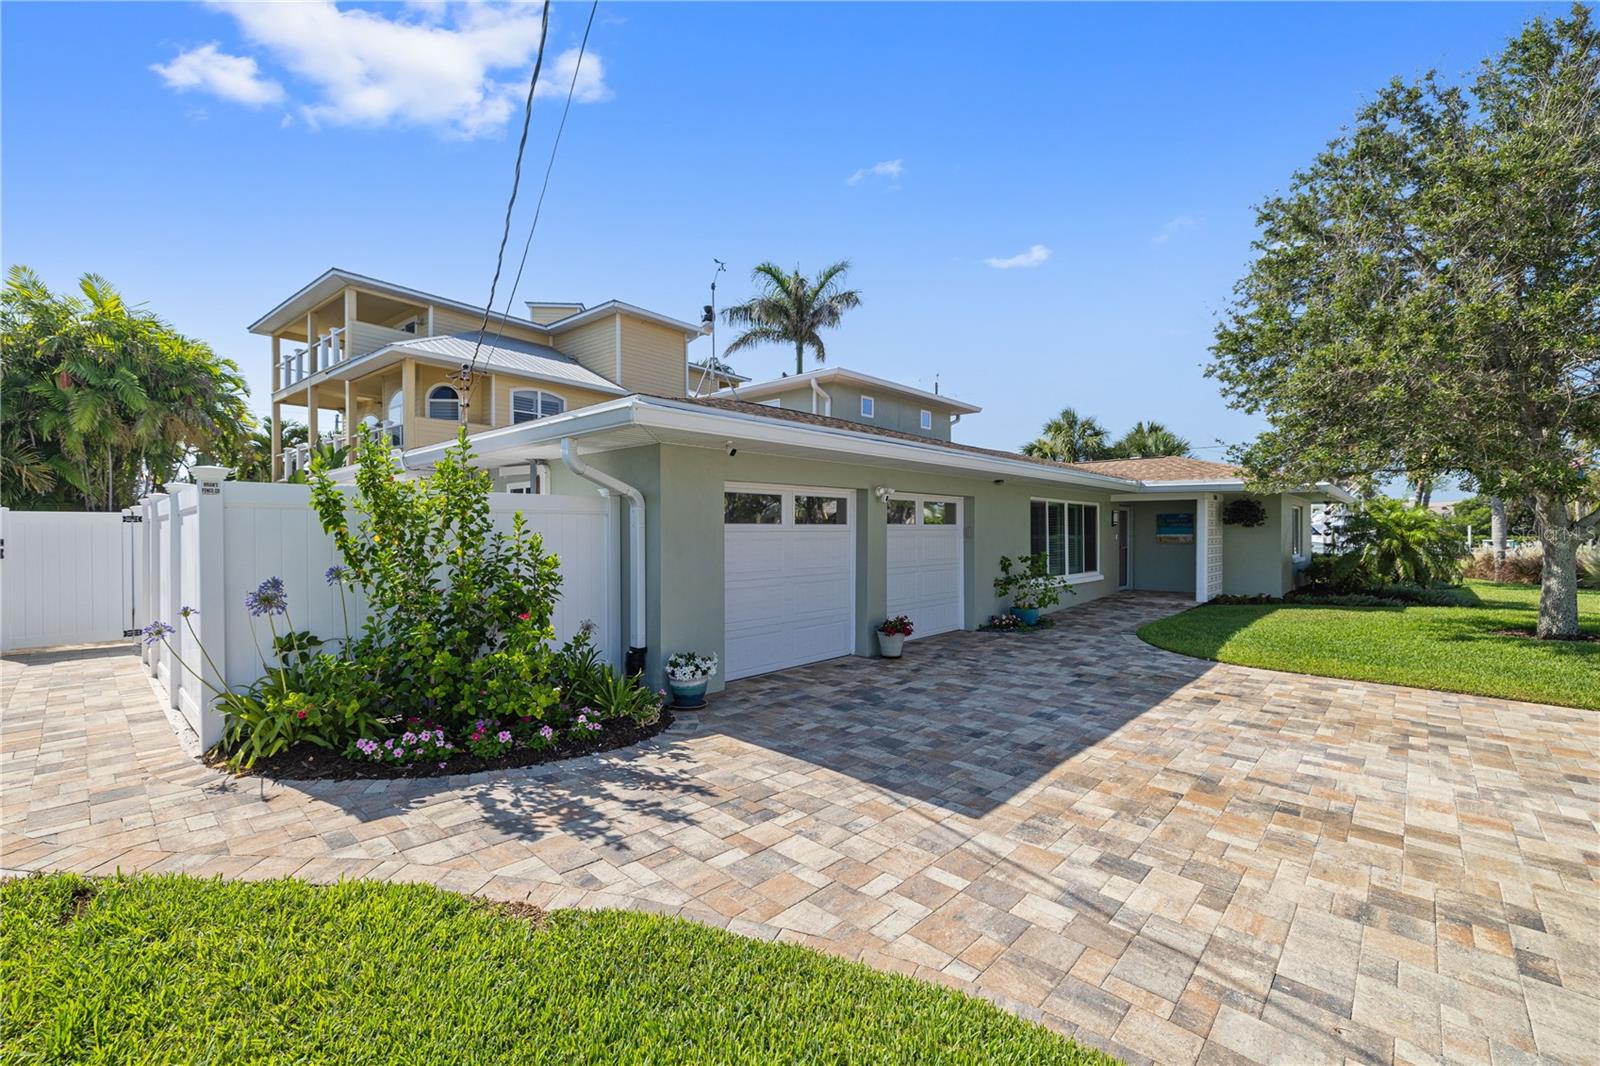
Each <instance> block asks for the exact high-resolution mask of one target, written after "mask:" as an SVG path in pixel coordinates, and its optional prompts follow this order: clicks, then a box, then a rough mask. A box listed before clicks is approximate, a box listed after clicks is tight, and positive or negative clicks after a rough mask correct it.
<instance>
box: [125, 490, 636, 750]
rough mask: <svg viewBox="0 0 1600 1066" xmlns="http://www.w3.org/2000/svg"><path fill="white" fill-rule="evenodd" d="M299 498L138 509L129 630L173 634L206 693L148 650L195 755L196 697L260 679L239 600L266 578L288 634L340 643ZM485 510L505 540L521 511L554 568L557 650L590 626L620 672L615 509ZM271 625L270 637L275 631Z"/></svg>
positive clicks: (211, 728) (500, 498)
mask: <svg viewBox="0 0 1600 1066" xmlns="http://www.w3.org/2000/svg"><path fill="white" fill-rule="evenodd" d="M310 494H311V490H310V488H309V487H308V486H305V485H280V484H262V483H255V482H232V481H229V482H222V483H220V484H218V483H210V484H201V485H177V486H172V491H171V492H170V493H169V494H157V495H154V496H151V497H149V498H148V499H146V500H145V501H144V523H143V524H144V526H145V537H144V540H143V559H142V562H143V566H142V570H143V572H144V573H145V574H146V575H148V579H147V581H146V582H145V584H144V586H143V595H142V596H141V598H140V600H139V611H140V615H139V617H140V623H141V625H142V624H143V623H144V622H147V621H150V620H154V619H161V620H163V621H166V622H169V623H171V624H172V625H174V626H176V627H177V632H176V633H175V634H174V635H173V637H172V638H171V642H172V645H173V648H174V649H175V650H176V651H177V653H178V655H179V656H181V658H182V662H183V663H185V664H187V665H188V667H189V668H190V669H192V670H194V671H197V672H198V673H199V674H200V675H201V676H202V677H204V678H205V682H206V683H205V684H202V682H201V680H200V678H197V677H195V676H194V675H193V674H192V673H191V672H190V669H185V668H184V666H183V665H181V664H180V663H178V662H175V661H173V658H172V652H171V651H169V650H168V649H166V648H165V647H163V646H159V645H158V646H155V647H147V648H146V649H145V653H144V655H145V662H146V664H147V666H148V667H149V669H150V671H151V673H152V674H153V675H154V676H155V677H156V679H157V681H158V685H159V687H160V689H161V691H163V692H164V693H166V694H167V697H168V698H169V699H170V701H171V706H172V707H174V708H175V709H177V710H178V711H179V712H180V713H181V714H182V716H183V718H184V719H185V720H186V721H187V722H188V724H189V726H190V727H191V728H192V729H193V730H194V731H195V733H196V734H197V735H198V736H199V738H200V742H201V744H202V745H203V746H205V747H210V746H211V745H212V744H214V743H216V742H217V741H218V740H219V739H221V735H222V719H221V716H220V715H219V714H217V713H216V712H215V711H214V710H213V709H212V708H211V706H210V704H211V702H212V701H211V699H210V698H209V697H210V693H209V692H208V689H207V685H211V686H214V687H217V688H221V687H222V684H223V682H224V681H225V682H226V683H227V684H228V685H230V686H233V687H235V688H240V687H243V686H246V685H249V684H251V683H252V682H254V681H255V680H256V679H257V678H259V677H260V676H261V672H262V670H261V653H262V652H263V651H270V642H271V639H272V630H271V628H270V626H269V623H268V621H267V619H264V618H252V617H250V615H249V613H248V612H247V611H246V610H245V607H244V598H245V594H246V593H248V592H249V591H251V590H252V589H254V588H256V586H258V585H260V584H261V582H263V581H265V580H266V579H268V578H271V577H278V578H282V579H283V583H284V586H285V589H286V590H287V593H288V599H289V613H288V617H289V620H290V621H292V622H293V624H294V626H295V628H297V629H309V630H311V631H312V632H314V633H316V634H317V635H318V636H320V637H322V638H323V639H325V640H326V639H329V638H332V637H341V636H343V635H344V632H345V615H344V612H343V611H341V608H340V601H339V589H338V588H337V587H330V586H329V585H328V582H327V580H326V577H325V573H326V571H327V569H328V567H330V566H333V565H334V564H336V563H338V562H339V561H340V559H339V555H338V552H337V550H336V549H335V547H334V544H333V538H331V537H329V536H327V535H326V534H324V533H323V532H322V527H321V525H320V524H319V523H318V521H317V516H316V514H315V513H314V512H313V511H312V510H311V507H310ZM489 510H490V514H491V515H492V516H493V519H494V524H495V526H496V528H498V529H504V530H507V531H509V530H510V529H511V524H512V520H513V519H512V516H513V514H514V513H516V512H519V511H520V512H521V513H522V515H523V518H524V520H525V522H526V525H527V528H528V529H529V530H530V531H532V532H535V533H538V534H539V535H540V536H541V538H542V539H543V542H544V549H545V551H546V552H549V553H551V554H554V555H556V556H557V557H558V559H559V560H560V567H561V578H562V582H561V597H560V599H559V600H558V601H557V603H556V609H555V617H554V625H555V630H556V638H557V640H566V639H567V638H568V637H570V636H571V635H572V634H573V633H575V632H576V631H577V629H578V627H579V625H581V624H582V623H583V622H584V621H590V622H593V623H594V624H595V626H596V627H597V632H596V634H595V643H596V646H597V647H598V648H599V649H600V650H601V651H602V653H603V654H604V655H605V657H606V658H607V660H608V661H610V662H612V663H613V664H619V663H620V661H621V635H622V630H621V626H620V624H619V613H620V599H621V591H620V588H621V586H620V583H619V578H620V575H619V567H620V558H619V554H618V552H617V537H618V532H617V518H616V510H615V506H614V504H613V503H612V502H611V501H610V500H607V499H603V498H600V497H598V496H594V497H590V496H547V495H526V494H521V493H494V494H492V495H491V496H490V504H489ZM345 594H346V596H347V597H348V599H347V601H346V607H347V609H348V612H349V625H350V631H351V632H352V633H359V631H360V627H361V623H362V622H363V621H364V619H365V618H366V605H365V604H364V603H362V602H361V601H360V598H359V594H356V593H355V592H354V590H351V589H346V593H345ZM184 607H191V608H194V609H195V610H196V611H197V612H198V613H197V614H195V615H194V616H193V617H192V618H191V619H190V622H191V623H192V627H193V630H194V632H193V633H191V632H190V626H188V625H185V624H184V620H183V618H182V617H180V615H179V612H180V610H181V609H182V608H184ZM277 621H278V625H279V631H280V632H281V631H282V626H283V624H284V620H283V619H278V620H277ZM197 638H198V639H197ZM202 648H203V649H204V653H202ZM219 671H220V675H219Z"/></svg>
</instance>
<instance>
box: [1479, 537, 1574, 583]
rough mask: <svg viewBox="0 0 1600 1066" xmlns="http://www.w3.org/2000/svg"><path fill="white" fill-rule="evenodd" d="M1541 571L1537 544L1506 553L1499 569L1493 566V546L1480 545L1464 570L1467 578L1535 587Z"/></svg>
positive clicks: (1542, 561)
mask: <svg viewBox="0 0 1600 1066" xmlns="http://www.w3.org/2000/svg"><path fill="white" fill-rule="evenodd" d="M1543 570H1544V549H1542V548H1541V547H1540V546H1539V545H1537V544H1530V545H1526V546H1524V547H1521V548H1516V549H1514V550H1509V551H1507V552H1506V555H1505V560H1504V561H1503V562H1502V563H1501V564H1500V566H1499V567H1496V566H1495V565H1494V548H1493V546H1492V545H1487V544H1486V545H1481V546H1480V547H1479V548H1478V549H1477V550H1476V551H1474V552H1473V553H1472V555H1471V556H1470V557H1468V559H1467V564H1466V568H1465V572H1466V575H1467V576H1468V577H1474V578H1478V579H1479V580H1482V581H1500V582H1504V583H1506V584H1511V585H1537V584H1538V583H1539V578H1540V575H1541V574H1542V572H1543ZM1580 572H1581V565H1580Z"/></svg>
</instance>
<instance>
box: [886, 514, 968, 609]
mask: <svg viewBox="0 0 1600 1066" xmlns="http://www.w3.org/2000/svg"><path fill="white" fill-rule="evenodd" d="M888 510H889V547H888V554H889V614H890V616H891V617H892V616H894V615H898V614H904V615H909V616H910V617H911V627H912V639H913V640H915V639H916V638H917V637H931V636H933V635H934V634H935V633H948V632H950V631H951V630H952V629H960V628H962V625H963V622H964V619H963V614H964V613H965V605H964V604H963V603H962V596H961V590H962V574H961V560H962V556H963V555H964V554H965V552H964V550H963V546H962V539H961V503H960V501H959V500H948V499H940V498H937V497H932V496H896V497H891V498H890V500H889V508H888Z"/></svg>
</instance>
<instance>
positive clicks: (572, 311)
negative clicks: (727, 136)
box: [250, 269, 748, 480]
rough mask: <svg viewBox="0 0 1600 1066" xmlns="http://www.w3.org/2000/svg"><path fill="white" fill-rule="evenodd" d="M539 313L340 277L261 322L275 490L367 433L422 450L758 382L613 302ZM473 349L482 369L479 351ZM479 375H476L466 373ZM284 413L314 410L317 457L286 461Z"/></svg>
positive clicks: (310, 422) (683, 326)
mask: <svg viewBox="0 0 1600 1066" xmlns="http://www.w3.org/2000/svg"><path fill="white" fill-rule="evenodd" d="M527 308H528V315H527V317H526V318H517V317H511V316H506V315H500V314H494V313H491V314H490V315H489V317H488V327H487V329H486V330H484V332H483V338H482V342H481V344H480V343H479V330H480V327H481V326H483V324H484V314H483V309H482V308H481V307H474V306H472V305H470V304H466V303H461V302H460V301H457V300H450V299H446V298H445V297H443V296H436V295H433V294H432V293H426V292H419V291H417V290H416V289H410V288H406V287H405V286H402V285H395V284H392V283H390V282H386V281H379V280H378V279H376V278H370V277H366V276H365V275H362V274H355V273H352V272H350V271H347V270H339V269H333V270H329V271H327V272H326V273H324V274H323V275H322V276H320V277H318V278H317V279H316V280H315V281H312V282H311V283H310V284H309V285H306V286H305V287H304V288H302V289H301V290H300V291H299V292H296V293H295V294H294V295H293V296H290V297H289V298H288V299H286V300H284V301H283V302H282V303H280V304H278V306H276V307H274V308H273V309H272V310H271V311H268V312H267V313H266V314H265V315H262V316H261V318H259V319H257V320H256V321H255V322H253V323H251V325H250V332H252V333H256V334H259V335H261V336H265V337H268V338H270V339H271V342H272V454H273V470H272V473H273V479H274V480H282V479H284V478H286V477H289V476H290V475H292V474H293V473H294V472H295V471H296V470H297V469H299V468H300V467H302V466H303V465H304V464H305V463H306V461H307V457H308V455H309V447H315V446H316V445H317V444H319V443H335V444H341V445H350V444H353V443H354V442H355V440H356V439H357V437H358V435H360V434H375V435H381V436H383V437H386V438H387V439H388V440H390V441H391V442H392V443H393V444H394V445H395V446H396V447H401V448H408V449H409V448H418V447H424V446H426V445H429V444H436V443H439V442H441V441H446V440H452V439H454V438H455V436H456V434H457V432H458V431H459V430H460V428H461V427H462V426H463V425H465V426H466V427H467V432H468V433H479V432H482V431H484V430H488V429H494V428H496V427H500V426H510V425H515V424H517V423H519V422H528V421H532V420H535V419H539V418H545V417H548V416H550V415H556V414H561V413H564V412H566V411H570V410H574V409H576V408H581V407H587V406H589V405H591V404H596V403H603V402H605V401H607V400H614V399H616V398H617V397H619V396H626V395H629V394H631V393H648V394H651V395H656V396H680V397H681V396H688V395H695V394H707V393H711V392H715V391H716V390H717V389H720V388H725V387H727V386H728V385H734V384H738V383H739V382H742V381H745V380H748V379H745V378H741V377H738V376H736V375H732V374H728V373H722V372H707V371H706V370H705V369H704V368H703V367H699V366H695V365H693V364H691V363H690V362H689V357H688V345H689V342H690V341H692V340H694V339H695V338H696V337H698V336H700V334H701V329H700V327H699V326H696V325H693V324H691V323H688V322H684V321H680V320H678V319H676V318H672V317H670V316H668V315H663V314H658V313H657V312H654V311H647V310H645V309H644V308H642V307H635V306H634V305H632V304H627V303H623V302H622V301H620V300H611V301H608V302H606V303H603V304H600V305H598V306H595V307H586V306H585V305H583V304H581V303H552V302H539V301H528V303H527ZM475 350H476V360H474V351H475ZM468 364H472V365H473V373H472V374H471V375H470V377H466V376H464V375H463V373H462V368H463V367H465V366H467V365H468ZM284 408H289V409H291V410H293V409H296V408H298V409H300V410H302V411H304V417H305V422H306V426H307V429H308V434H307V436H308V438H309V447H307V446H302V447H299V448H296V449H290V450H288V451H285V449H284V447H283V443H282V438H281V426H282V424H283V411H284Z"/></svg>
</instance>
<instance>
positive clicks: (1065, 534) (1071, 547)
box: [1028, 500, 1100, 577]
mask: <svg viewBox="0 0 1600 1066" xmlns="http://www.w3.org/2000/svg"><path fill="white" fill-rule="evenodd" d="M1028 532H1029V543H1028V550H1029V552H1030V553H1032V554H1034V555H1043V556H1044V557H1045V568H1046V570H1047V572H1048V573H1049V574H1050V575H1051V576H1053V577H1069V576H1072V575H1076V574H1094V573H1099V571H1100V508H1099V506H1098V505H1096V504H1092V503H1069V502H1067V501H1065V500H1032V501H1030V502H1029V523H1028Z"/></svg>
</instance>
